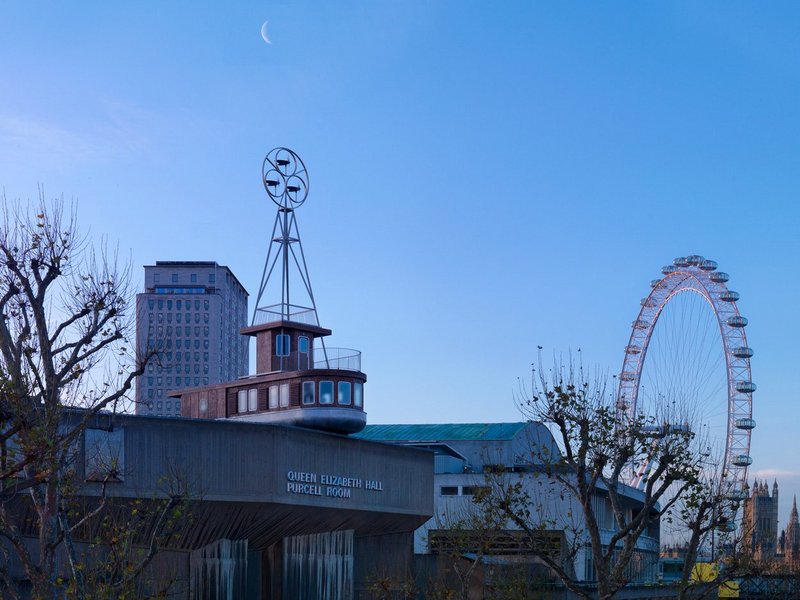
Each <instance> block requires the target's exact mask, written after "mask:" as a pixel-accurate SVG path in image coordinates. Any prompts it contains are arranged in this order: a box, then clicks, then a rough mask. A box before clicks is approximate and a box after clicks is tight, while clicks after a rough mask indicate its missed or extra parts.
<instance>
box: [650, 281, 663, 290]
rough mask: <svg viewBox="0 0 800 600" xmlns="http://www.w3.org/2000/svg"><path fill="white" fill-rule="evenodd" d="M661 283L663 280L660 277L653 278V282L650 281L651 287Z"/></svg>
mask: <svg viewBox="0 0 800 600" xmlns="http://www.w3.org/2000/svg"><path fill="white" fill-rule="evenodd" d="M659 283H661V280H660V279H653V281H651V282H650V287H651V288H654V287H656V286H657V285H658V284H659Z"/></svg>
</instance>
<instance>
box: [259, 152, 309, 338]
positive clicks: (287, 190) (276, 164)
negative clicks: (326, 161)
mask: <svg viewBox="0 0 800 600" xmlns="http://www.w3.org/2000/svg"><path fill="white" fill-rule="evenodd" d="M261 173H262V183H263V184H264V189H265V190H266V191H267V195H268V196H269V197H270V199H271V200H272V201H273V202H274V203H275V204H276V205H277V206H278V210H277V213H276V215H275V222H274V224H273V226H272V235H271V236H270V243H269V248H268V250H267V259H266V261H265V262H264V270H263V272H262V274H261V284H260V285H259V288H258V296H257V297H256V303H255V308H254V310H253V318H252V322H251V325H257V324H260V323H265V322H269V321H274V320H282V321H295V320H301V321H303V322H309V320H313V321H312V322H313V324H314V325H317V326H319V317H318V316H317V305H316V302H315V301H314V293H313V291H312V289H311V279H310V277H309V274H308V267H307V265H306V260H305V253H304V252H303V243H302V241H301V240H300V232H299V230H298V228H297V219H296V217H295V212H294V211H295V209H296V208H298V207H299V206H301V205H302V204H303V202H305V200H306V197H307V196H308V189H309V181H308V172H307V170H306V166H305V164H303V161H302V160H301V159H300V157H299V156H297V154H295V153H294V152H293V151H291V150H289V149H288V148H282V147H279V148H275V149H273V150H271V151H270V152H269V153H268V154H267V156H266V157H265V158H264V163H263V166H262V170H261ZM295 245H296V246H297V251H295V248H294V246H295ZM278 261H280V267H279V268H280V272H281V297H280V303H278V304H266V301H267V299H266V296H265V293H266V290H267V287H268V286H269V283H270V280H271V279H272V276H273V274H274V272H275V267H276V266H277V265H278ZM292 271H296V275H297V276H299V278H300V281H301V283H302V288H303V289H305V291H306V293H307V295H308V303H309V304H310V306H300V305H293V304H292V297H291V285H290V283H291V274H292ZM262 300H263V301H264V302H265V304H262Z"/></svg>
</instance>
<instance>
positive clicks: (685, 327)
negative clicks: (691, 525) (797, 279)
mask: <svg viewBox="0 0 800 600" xmlns="http://www.w3.org/2000/svg"><path fill="white" fill-rule="evenodd" d="M662 274H663V277H661V278H660V279H655V280H653V281H652V282H651V291H650V293H649V294H648V295H647V297H646V298H644V299H643V300H642V302H641V309H640V310H639V314H638V316H637V318H636V320H634V322H633V324H632V329H631V335H630V339H629V341H628V345H627V346H626V347H625V358H624V360H623V365H622V370H621V372H620V375H619V389H618V394H617V417H618V419H623V418H626V417H632V416H633V415H635V414H650V415H653V414H658V412H659V406H661V407H662V408H663V405H664V403H679V404H680V406H681V407H682V408H687V407H688V408H689V409H690V412H691V415H692V424H691V426H692V428H693V430H694V431H695V433H696V434H698V435H702V439H703V440H704V443H706V444H708V447H709V449H710V450H711V453H712V454H713V455H714V456H715V457H717V460H718V461H719V466H720V467H721V469H720V473H721V476H722V481H721V482H720V484H721V488H720V489H721V490H723V492H724V493H725V495H726V496H727V497H728V498H729V499H730V500H733V501H740V500H744V498H745V497H746V496H747V493H746V491H745V488H746V485H747V468H748V467H749V466H750V465H751V464H752V462H753V460H752V458H751V456H750V434H751V431H752V430H753V429H754V428H755V425H756V423H755V421H754V420H753V410H752V408H753V405H752V398H753V392H754V391H755V390H756V385H755V384H754V383H753V382H752V377H751V372H750V358H751V357H752V356H753V350H752V349H751V348H750V347H749V346H748V344H747V336H746V334H745V328H746V326H747V319H746V318H745V317H743V316H742V315H741V314H739V309H738V307H737V304H736V302H737V300H739V294H738V293H737V292H735V291H733V290H730V289H728V286H727V283H728V281H729V276H728V274H727V273H724V272H722V271H719V270H717V263H716V262H714V261H713V260H706V259H705V258H703V257H702V256H698V255H691V256H686V257H679V258H676V259H675V260H674V262H673V264H671V265H667V266H665V267H664V268H663V269H662ZM634 479H635V477H634ZM631 483H632V484H634V485H637V482H636V481H631Z"/></svg>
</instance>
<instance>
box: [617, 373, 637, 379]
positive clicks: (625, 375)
mask: <svg viewBox="0 0 800 600" xmlns="http://www.w3.org/2000/svg"><path fill="white" fill-rule="evenodd" d="M619 379H620V381H633V380H635V379H636V373H620V374H619Z"/></svg>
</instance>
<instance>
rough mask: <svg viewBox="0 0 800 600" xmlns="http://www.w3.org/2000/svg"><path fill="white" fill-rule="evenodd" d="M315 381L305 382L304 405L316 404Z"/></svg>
mask: <svg viewBox="0 0 800 600" xmlns="http://www.w3.org/2000/svg"><path fill="white" fill-rule="evenodd" d="M315 387H316V386H315V384H314V382H313V381H304V382H303V404H314V388H315Z"/></svg>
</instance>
